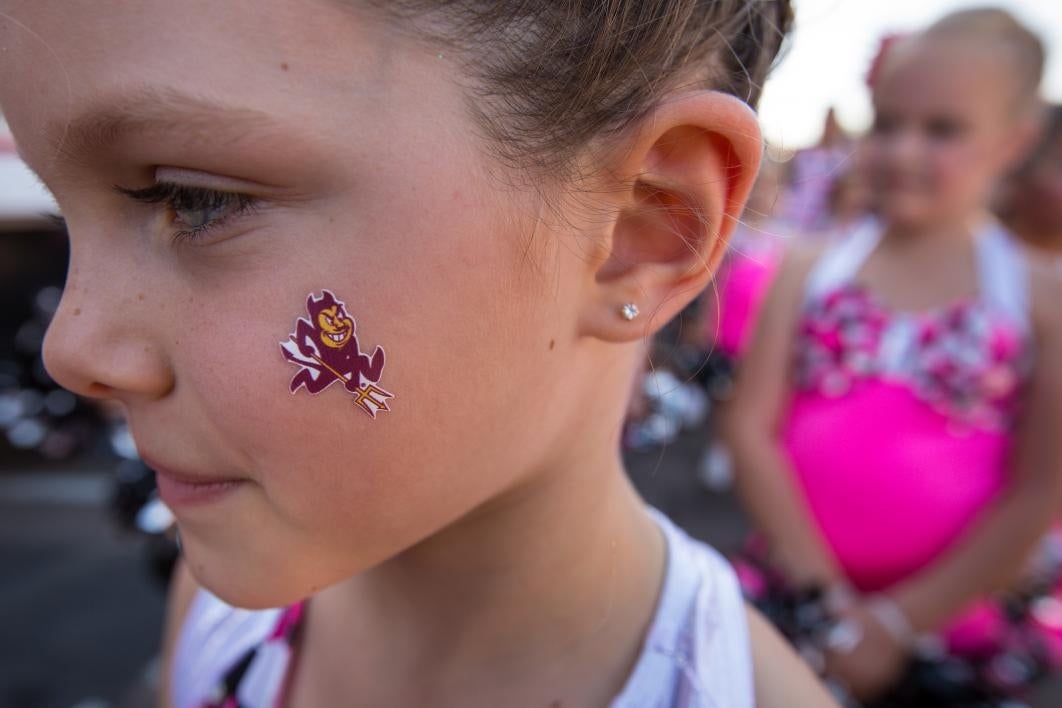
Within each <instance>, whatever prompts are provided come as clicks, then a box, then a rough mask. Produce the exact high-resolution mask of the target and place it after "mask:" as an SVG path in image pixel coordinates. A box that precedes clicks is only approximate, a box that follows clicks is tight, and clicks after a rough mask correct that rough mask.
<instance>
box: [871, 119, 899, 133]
mask: <svg viewBox="0 0 1062 708" xmlns="http://www.w3.org/2000/svg"><path fill="white" fill-rule="evenodd" d="M895 131H896V121H895V120H893V119H892V118H889V117H888V116H882V115H877V116H875V117H874V124H873V125H872V126H871V132H873V133H874V134H875V135H889V134H891V133H893V132H895Z"/></svg>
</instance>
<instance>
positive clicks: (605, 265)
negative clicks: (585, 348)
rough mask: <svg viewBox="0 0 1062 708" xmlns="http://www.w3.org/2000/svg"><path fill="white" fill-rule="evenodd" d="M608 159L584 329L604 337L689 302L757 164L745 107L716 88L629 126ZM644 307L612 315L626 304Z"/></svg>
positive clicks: (707, 276) (643, 326)
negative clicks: (614, 181)
mask: <svg viewBox="0 0 1062 708" xmlns="http://www.w3.org/2000/svg"><path fill="white" fill-rule="evenodd" d="M625 147H626V149H625V150H622V151H619V150H617V151H616V153H615V154H616V155H618V156H619V157H618V158H617V159H616V161H615V164H613V165H610V167H611V169H610V172H611V173H612V174H615V175H618V176H620V177H621V178H622V179H623V181H622V182H621V185H622V188H621V190H620V191H619V192H618V193H617V202H618V203H617V204H616V210H615V214H614V217H613V219H612V221H611V223H610V224H609V229H608V233H607V235H606V237H607V241H608V242H607V243H606V244H603V249H602V257H601V258H600V259H599V260H597V261H596V262H594V263H593V264H592V266H593V268H594V271H593V274H592V275H593V286H592V290H593V293H594V296H593V297H591V298H590V299H589V300H588V302H587V303H586V307H585V310H584V312H583V317H582V318H581V328H582V333H583V334H585V335H588V336H593V337H596V338H598V339H602V340H606V341H617V342H623V341H631V340H636V339H640V338H643V337H645V336H646V335H649V334H652V333H653V332H654V331H655V330H657V329H659V328H660V327H661V326H663V325H664V324H665V323H666V322H667V321H668V320H670V319H671V318H672V317H673V316H674V315H676V314H677V313H678V312H679V311H680V310H681V309H682V308H683V307H685V306H686V305H687V304H688V303H689V302H690V301H692V300H693V299H694V298H695V297H696V296H697V294H698V293H700V292H701V290H702V289H703V288H704V287H705V286H706V285H707V284H708V282H709V281H710V280H711V277H712V275H713V274H714V272H715V269H716V268H717V267H718V265H719V261H720V260H721V258H722V256H723V254H724V253H725V251H726V245H727V242H728V240H729V237H730V234H731V232H732V230H733V227H734V225H735V224H736V223H737V219H738V218H739V217H740V215H741V211H742V209H743V208H744V205H745V200H746V199H747V197H748V193H749V191H750V189H751V187H752V183H753V181H754V179H755V176H756V172H757V170H758V168H759V162H760V156H761V153H762V141H761V138H760V132H759V126H758V124H757V121H756V116H755V114H754V113H753V111H752V109H751V108H749V106H747V105H746V104H745V103H743V102H741V101H739V100H738V99H736V98H734V97H732V96H729V95H726V94H722V93H718V92H715V91H699V92H695V93H689V94H682V95H680V96H677V97H675V98H672V99H669V100H667V101H666V102H665V103H664V104H662V105H661V106H660V107H659V108H658V109H657V110H656V111H654V112H653V113H652V114H651V115H649V116H648V117H646V118H645V119H644V120H643V121H641V122H640V124H639V125H638V126H637V127H636V128H635V129H634V130H632V131H631V137H630V139H629V140H628V141H626V143H625ZM628 303H630V304H633V305H635V306H636V308H637V310H638V311H639V312H640V313H642V315H641V317H640V318H638V319H637V320H633V319H627V318H625V317H622V316H618V314H619V313H622V312H623V311H624V310H623V308H624V306H625V305H626V304H628Z"/></svg>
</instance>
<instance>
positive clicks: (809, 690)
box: [746, 608, 837, 708]
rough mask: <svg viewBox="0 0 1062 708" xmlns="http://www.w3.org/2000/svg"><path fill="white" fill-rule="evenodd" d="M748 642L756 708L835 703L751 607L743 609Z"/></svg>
mask: <svg viewBox="0 0 1062 708" xmlns="http://www.w3.org/2000/svg"><path fill="white" fill-rule="evenodd" d="M746 618H747V622H748V626H749V636H750V641H751V644H752V661H753V675H754V677H755V685H756V705H757V707H758V708H788V707H789V706H807V707H808V708H831V707H834V706H837V702H836V701H835V700H834V699H833V697H832V696H830V694H829V692H828V691H827V690H826V688H825V687H824V686H823V685H822V683H821V682H820V681H819V680H818V678H816V677H815V675H814V674H813V673H812V672H811V669H810V668H808V665H807V664H806V663H804V662H803V661H802V660H801V659H800V658H799V657H798V656H797V655H796V654H795V653H794V652H793V650H792V648H791V647H790V646H789V644H788V643H787V642H786V641H785V640H784V639H783V638H782V636H781V635H780V634H778V632H777V630H775V629H774V627H772V626H771V624H770V623H769V622H768V621H767V620H766V619H764V618H763V616H762V615H760V613H759V612H757V611H756V610H754V609H752V608H748V609H747V610H746Z"/></svg>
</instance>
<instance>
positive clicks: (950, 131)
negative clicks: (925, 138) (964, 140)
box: [926, 118, 963, 140]
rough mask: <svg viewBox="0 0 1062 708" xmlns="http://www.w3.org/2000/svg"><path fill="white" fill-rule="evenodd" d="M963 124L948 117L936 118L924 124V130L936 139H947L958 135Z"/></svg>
mask: <svg viewBox="0 0 1062 708" xmlns="http://www.w3.org/2000/svg"><path fill="white" fill-rule="evenodd" d="M962 131H963V126H962V125H961V124H960V123H959V122H958V121H956V120H952V119H950V118H936V119H934V120H931V121H929V123H927V124H926V132H927V133H928V134H929V136H930V137H932V138H936V139H938V140H948V139H950V138H954V137H956V136H958V135H960V134H961V133H962Z"/></svg>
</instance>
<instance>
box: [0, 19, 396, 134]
mask: <svg viewBox="0 0 1062 708" xmlns="http://www.w3.org/2000/svg"><path fill="white" fill-rule="evenodd" d="M391 49H392V42H391V41H390V35H389V34H388V33H387V32H385V31H384V28H383V26H382V25H380V24H379V23H376V22H372V21H370V20H369V18H368V17H367V16H366V15H364V13H358V12H355V11H352V10H351V8H350V7H348V6H347V5H346V4H344V3H339V2H332V1H330V0H286V1H285V0H226V2H208V1H205V0H181V1H180V2H173V1H172V0H138V1H137V2H135V3H132V2H129V3H125V2H122V3H119V2H104V3H101V2H97V1H95V0H34V1H33V2H13V1H11V0H0V51H2V56H3V61H0V108H2V109H3V111H4V114H5V116H6V117H7V118H8V120H9V122H10V123H11V125H12V128H13V130H15V132H16V137H17V138H18V139H19V143H20V146H21V147H22V148H23V149H24V150H29V151H30V152H32V151H34V150H35V149H36V148H37V147H39V145H37V143H38V142H41V141H44V142H47V141H53V142H54V141H57V140H59V139H60V138H61V137H62V134H63V133H64V132H66V130H67V129H68V127H69V126H70V125H71V124H72V123H73V122H74V121H75V120H76V119H77V118H79V117H82V116H84V115H85V114H91V113H101V112H102V113H106V112H107V109H108V108H110V109H117V110H111V113H123V112H124V113H127V114H130V115H132V114H134V112H133V111H132V108H133V107H134V106H137V105H140V104H142V105H140V107H141V108H143V109H145V110H143V111H140V113H139V114H140V115H142V114H144V113H148V114H151V113H154V114H156V115H155V116H153V117H160V116H164V115H165V114H167V112H168V111H169V109H170V108H172V107H173V105H176V104H178V103H180V102H181V100H180V98H177V100H171V101H167V100H166V99H167V98H171V99H172V98H174V97H194V98H195V99H196V102H197V103H198V104H199V107H200V108H202V107H204V106H209V105H211V104H215V103H224V104H226V105H230V106H240V107H246V108H247V110H248V113H250V112H252V111H257V112H258V113H261V114H268V115H272V116H288V117H294V116H306V115H311V114H313V113H314V111H312V110H311V109H310V108H309V107H308V106H307V105H306V104H307V102H306V100H305V99H306V95H307V93H309V92H313V93H315V94H316V95H318V96H325V95H343V96H349V97H353V98H357V97H359V96H361V97H366V98H368V97H371V99H372V100H373V101H379V99H380V94H381V92H385V91H387V90H388V89H389V87H390V86H392V85H393V81H392V79H393V72H392V71H390V68H392V67H393V65H394V62H393V61H392V60H391ZM366 103H367V104H368V103H369V102H368V101H366ZM316 113H318V114H321V113H325V115H327V112H326V111H325V112H322V111H320V110H318V111H316ZM316 117H317V119H318V121H320V120H321V118H322V117H323V116H322V115H317V116H316ZM97 128H101V129H103V130H106V128H107V126H106V125H102V126H101V125H97Z"/></svg>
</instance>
